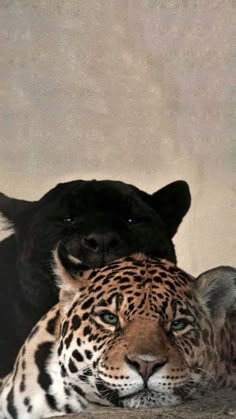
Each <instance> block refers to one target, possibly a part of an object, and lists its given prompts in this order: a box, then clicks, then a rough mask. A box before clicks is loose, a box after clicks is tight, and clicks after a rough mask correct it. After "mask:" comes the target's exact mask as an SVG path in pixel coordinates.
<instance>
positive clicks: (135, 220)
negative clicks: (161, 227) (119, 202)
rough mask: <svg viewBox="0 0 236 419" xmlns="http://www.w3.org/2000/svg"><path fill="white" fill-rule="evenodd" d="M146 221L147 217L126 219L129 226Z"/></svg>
mask: <svg viewBox="0 0 236 419" xmlns="http://www.w3.org/2000/svg"><path fill="white" fill-rule="evenodd" d="M147 221H148V217H130V218H128V219H127V223H128V224H129V225H134V224H142V223H145V222H147Z"/></svg>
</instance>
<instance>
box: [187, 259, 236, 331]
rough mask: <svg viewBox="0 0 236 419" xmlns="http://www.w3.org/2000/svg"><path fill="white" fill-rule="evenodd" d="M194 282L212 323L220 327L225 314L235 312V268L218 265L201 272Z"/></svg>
mask: <svg viewBox="0 0 236 419" xmlns="http://www.w3.org/2000/svg"><path fill="white" fill-rule="evenodd" d="M194 283H195V286H196V290H197V293H198V295H199V296H200V298H201V300H202V301H203V303H204V304H205V305H206V307H207V308H208V310H209V313H210V316H211V319H212V321H213V323H214V324H215V325H216V326H217V327H219V328H220V327H221V326H223V324H224V321H225V318H226V316H227V314H229V313H230V312H233V311H234V312H236V269H235V268H232V267H230V266H219V267H217V268H214V269H210V270H209V271H206V272H203V273H202V274H201V275H199V277H198V278H197V279H196V281H194Z"/></svg>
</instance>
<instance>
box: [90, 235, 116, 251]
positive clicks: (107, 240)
mask: <svg viewBox="0 0 236 419" xmlns="http://www.w3.org/2000/svg"><path fill="white" fill-rule="evenodd" d="M119 243H120V237H119V235H118V234H116V233H91V234H89V235H88V236H87V237H84V238H83V239H82V245H83V246H84V247H85V248H87V249H89V250H91V251H93V252H100V251H104V252H105V251H108V250H114V249H115V248H117V247H118V246H119Z"/></svg>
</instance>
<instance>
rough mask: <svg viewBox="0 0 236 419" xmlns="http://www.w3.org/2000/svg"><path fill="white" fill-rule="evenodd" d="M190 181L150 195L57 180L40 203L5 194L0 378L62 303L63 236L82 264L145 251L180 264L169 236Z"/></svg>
mask: <svg viewBox="0 0 236 419" xmlns="http://www.w3.org/2000/svg"><path fill="white" fill-rule="evenodd" d="M190 201H191V198H190V192H189V187H188V185H187V183H186V182H184V181H176V182H173V183H171V184H169V185H167V186H165V187H164V188H162V189H160V190H158V191H157V192H155V193H153V194H151V195H150V194H148V193H146V192H143V191H141V190H139V189H138V188H136V187H135V186H132V185H129V184H126V183H123V182H119V181H111V180H102V181H96V180H92V181H84V180H76V181H72V182H66V183H61V184H58V185H57V186H56V187H55V188H53V189H52V190H50V191H49V192H48V193H46V194H45V195H44V196H43V197H42V198H41V199H39V200H38V201H35V202H29V201H25V200H19V199H14V198H9V197H7V196H6V195H4V194H0V213H1V214H2V215H3V217H4V218H5V219H6V220H7V221H8V223H9V225H10V227H12V228H13V229H14V234H13V235H11V236H10V237H8V238H6V239H4V240H3V241H2V242H0V274H1V278H0V312H1V313H0V326H1V336H0V354H1V356H0V376H3V375H5V374H6V373H7V372H8V371H10V370H11V368H12V365H13V361H14V358H15V356H16V353H17V351H18V349H19V347H20V346H21V345H22V343H23V341H24V339H25V337H26V336H27V335H28V333H29V331H30V330H31V328H32V326H33V325H34V324H35V323H36V322H37V321H38V319H39V318H40V317H41V316H42V315H43V314H44V313H46V312H47V311H48V310H49V309H50V308H51V307H52V306H53V304H55V303H56V302H57V299H58V290H57V287H56V286H55V278H54V277H53V273H52V265H51V261H52V252H53V250H54V249H55V248H56V245H57V244H58V243H59V242H62V243H63V245H64V246H65V248H66V249H67V251H68V252H69V253H70V255H71V257H72V258H73V260H74V261H76V263H78V264H81V267H82V266H83V267H84V266H87V267H93V268H94V267H95V268H96V267H100V266H103V265H105V264H107V263H109V262H110V261H112V260H115V259H118V258H120V257H122V256H128V255H130V254H133V253H134V252H139V251H140V252H143V253H146V254H151V255H155V256H158V257H162V258H165V259H168V260H170V261H172V262H174V263H175V262H176V255H175V249H174V245H173V242H172V237H173V236H174V235H175V233H176V231H177V228H178V226H179V224H180V223H181V221H182V218H183V217H184V215H185V214H186V212H187V211H188V209H189V207H190Z"/></svg>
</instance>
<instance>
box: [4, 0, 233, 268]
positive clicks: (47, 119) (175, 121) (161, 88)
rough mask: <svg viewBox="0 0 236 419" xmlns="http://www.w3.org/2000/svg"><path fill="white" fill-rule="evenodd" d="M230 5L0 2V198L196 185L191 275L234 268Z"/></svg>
mask: <svg viewBox="0 0 236 419" xmlns="http://www.w3.org/2000/svg"><path fill="white" fill-rule="evenodd" d="M234 6H235V2H234V0H231V1H230V0H228V1H226V0H225V1H217V0H211V1H210V0H202V1H200V0H199V1H197V0H195V1H194V0H182V1H181V0H130V1H129V0H114V1H113V0H28V1H27V0H1V3H0V7H1V22H0V31H1V39H2V46H3V54H1V55H2V58H3V77H2V80H1V85H0V93H1V103H2V106H1V108H0V112H1V138H0V191H3V192H5V193H7V194H9V195H12V196H16V197H22V198H25V199H27V198H28V199H36V198H39V197H40V196H41V195H42V194H43V193H44V192H46V191H47V190H48V189H49V188H51V187H52V186H54V185H55V184H56V183H57V182H59V181H66V180H70V179H76V178H86V179H91V178H98V179H102V178H110V179H120V180H124V181H127V182H131V183H134V184H136V185H137V186H139V187H140V188H143V189H146V190H147V191H150V192H152V191H154V190H156V189H158V188H160V187H161V186H163V185H165V184H166V183H168V182H171V181H173V180H176V179H186V180H187V181H188V182H189V184H190V186H191V190H192V197H193V202H192V208H191V210H190V212H189V215H187V217H186V218H185V220H184V223H183V225H182V226H181V228H180V229H179V233H178V235H177V236H176V239H175V243H176V246H177V254H178V256H179V257H178V259H179V265H180V266H181V267H183V268H185V269H187V270H188V271H190V272H191V273H193V274H196V273H199V272H201V271H203V270H204V269H208V268H210V267H212V266H216V265H219V264H232V265H234V266H235V265H236V259H235V250H236V223H235V215H236V197H235V196H236V182H235V181H236V164H235V163H236V144H235V142H233V134H232V133H233V104H234V98H233V86H234V83H235V73H234V68H233V58H232V57H233V15H235V7H234Z"/></svg>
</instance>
